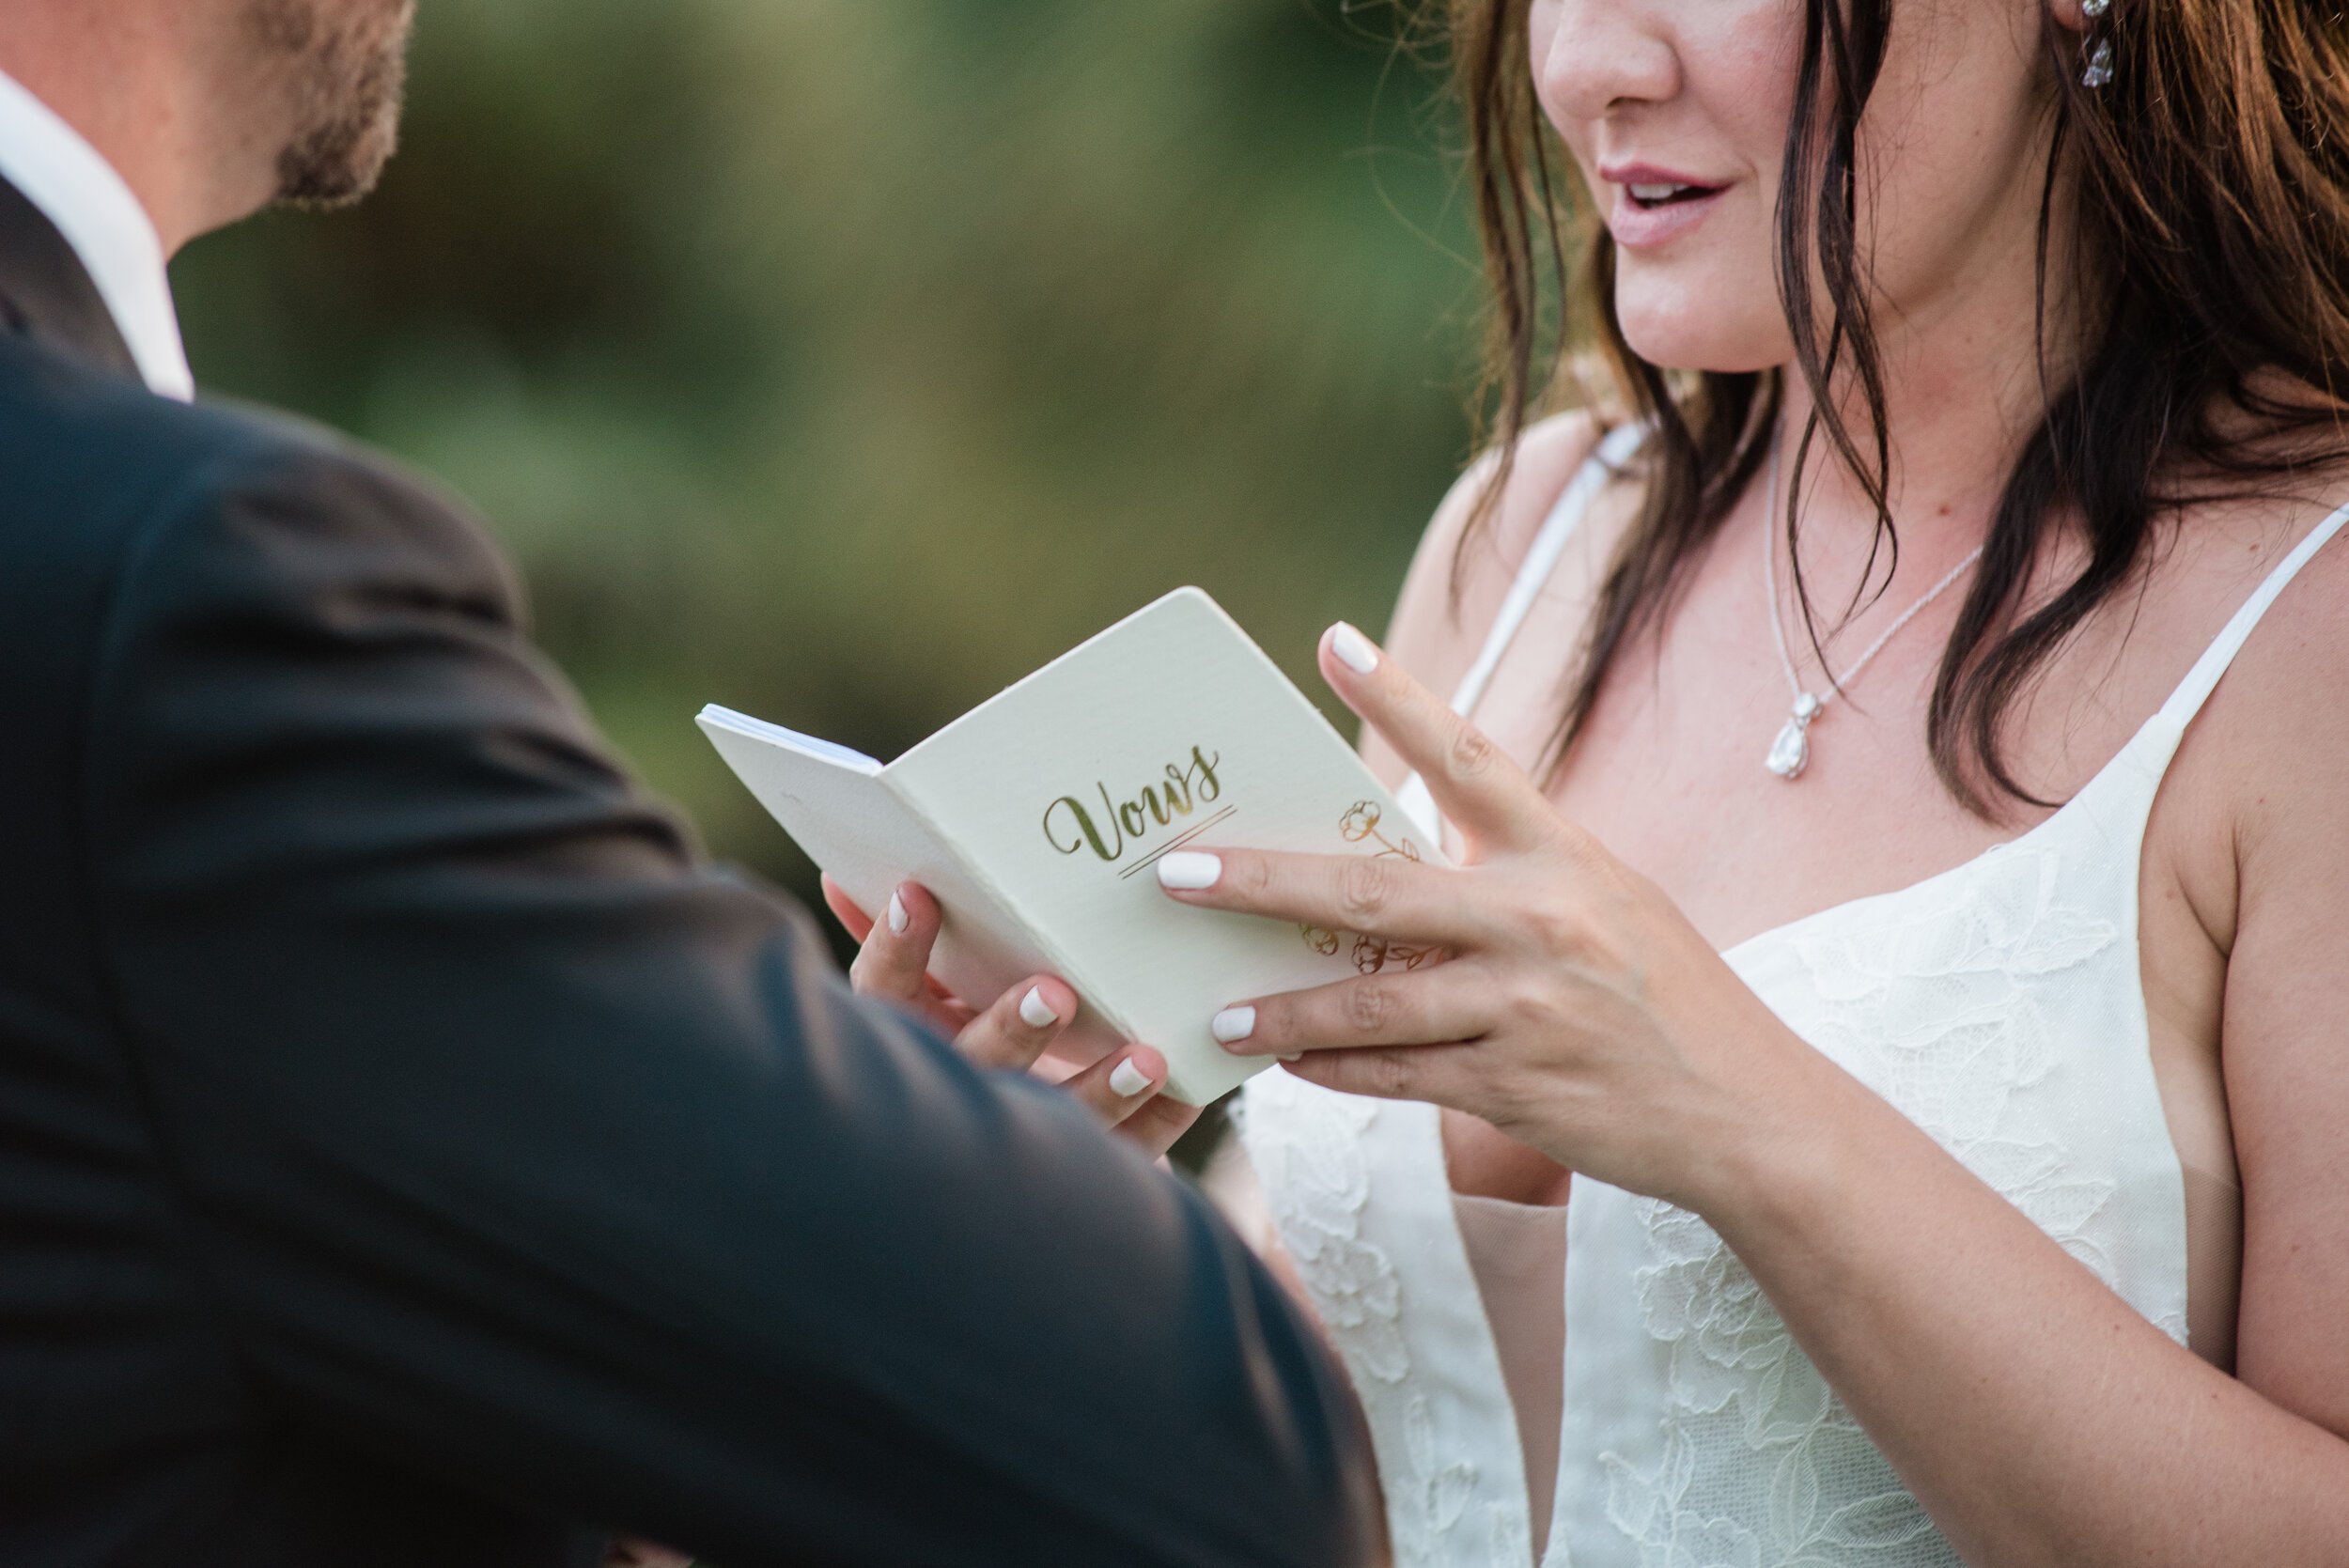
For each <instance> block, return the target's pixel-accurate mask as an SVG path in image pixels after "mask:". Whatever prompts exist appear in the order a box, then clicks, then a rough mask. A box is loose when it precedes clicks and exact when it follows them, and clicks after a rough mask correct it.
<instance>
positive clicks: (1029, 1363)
mask: <svg viewBox="0 0 2349 1568" xmlns="http://www.w3.org/2000/svg"><path fill="white" fill-rule="evenodd" d="M409 13H410V0H6V3H5V4H0V73H5V74H0V1563H6V1564H8V1565H9V1568H40V1565H43V1564H53V1563H54V1564H62V1563H69V1562H70V1563H74V1564H115V1563H119V1564H132V1563H137V1564H142V1565H148V1564H152V1565H158V1568H167V1565H182V1564H184V1565H194V1564H205V1565H210V1564H237V1565H241V1568H269V1565H272V1564H319V1565H326V1564H333V1565H335V1568H366V1565H375V1564H381V1565H391V1564H401V1565H426V1564H429V1565H431V1568H465V1565H468V1564H480V1565H483V1568H490V1565H495V1568H537V1565H548V1568H552V1565H553V1564H589V1563H592V1562H594V1561H595V1560H596V1559H597V1557H598V1555H599V1552H600V1550H601V1544H602V1540H603V1537H604V1534H605V1532H607V1531H610V1530H615V1529H619V1530H627V1531H630V1532H635V1533H639V1534H643V1535H647V1536H651V1537H654V1538H657V1539H661V1540H666V1541H673V1542H676V1543H677V1545H680V1546H683V1547H687V1548H691V1549H692V1550H693V1551H696V1552H700V1553H706V1554H708V1556H709V1557H711V1558H713V1559H715V1560H718V1561H720V1562H723V1563H724V1564H726V1565H727V1568H754V1565H756V1564H762V1563H786V1562H789V1563H872V1564H945V1563H1021V1564H1082V1563H1121V1564H1126V1563H1137V1564H1146V1563H1170V1564H1172V1563H1183V1564H1200V1565H1206V1564H1248V1563H1266V1564H1276V1563H1277V1564H1306V1563H1323V1562H1327V1563H1340V1564H1344V1563H1352V1562H1358V1561H1360V1560H1362V1557H1363V1554H1364V1550H1365V1547H1364V1544H1363V1543H1364V1532H1365V1530H1366V1529H1368V1528H1369V1527H1368V1525H1367V1520H1368V1517H1369V1510H1368V1503H1367V1489H1368V1483H1367V1479H1366V1472H1365V1469H1364V1465H1365V1455H1364V1453H1363V1451H1362V1448H1361V1443H1360V1441H1359V1440H1358V1438H1357V1436H1356V1435H1355V1431H1354V1428H1353V1426H1352V1425H1351V1417H1350V1415H1349V1413H1348V1410H1347V1407H1346V1394H1345V1393H1344V1391H1343V1388H1342V1385H1341V1383H1340V1381H1339V1380H1338V1379H1337V1378H1336V1377H1335V1376H1334V1374H1333V1372H1332V1369H1331V1368H1330V1365H1329V1363H1328V1362H1327V1360H1326V1359H1325V1358H1324V1356H1323V1353H1322V1352H1321V1350H1320V1348H1319V1346H1318V1345H1317V1343H1315V1339H1314V1337H1313V1335H1312V1334H1311V1332H1310V1331H1309V1329H1308V1328H1307V1327H1306V1326H1305V1325H1304V1323H1302V1322H1301V1321H1300V1319H1299V1316H1298V1314H1297V1313H1296V1312H1294V1311H1293V1310H1292V1309H1291V1308H1290V1306H1289V1305H1288V1303H1287V1302H1286V1301H1285V1300H1284V1299H1283V1296H1282V1294H1281V1292H1280V1291H1279V1289H1278V1288H1277V1287H1276V1286H1275V1285H1274V1283H1273V1282H1272V1281H1271V1280H1270V1279H1269V1278H1268V1276H1267V1275H1266V1273H1265V1272H1264V1271H1263V1270H1262V1269H1261V1268H1260V1267H1259V1266H1258V1265H1256V1263H1255V1262H1254V1261H1253V1260H1252V1258H1251V1257H1250V1256H1249V1255H1248V1254H1247V1252H1246V1251H1245V1250H1244V1249H1243V1248H1242V1247H1241V1246H1240V1245H1239V1243H1238V1242H1237V1240H1236V1239H1235V1238H1234V1237H1233V1235H1232V1234H1231V1233H1230V1232H1229V1231H1227V1230H1226V1229H1225V1228H1224V1227H1223V1226H1222V1225H1221V1224H1220V1223H1219V1222H1218V1221H1217V1220H1216V1219H1215V1218H1214V1217H1213V1216H1212V1215H1211V1214H1210V1213H1209V1212H1208V1211H1207V1210H1206V1208H1205V1207H1204V1206H1203V1205H1202V1204H1201V1203H1199V1202H1198V1200H1197V1199H1196V1198H1195V1197H1194V1196H1192V1195H1191V1194H1190V1193H1189V1192H1188V1191H1187V1190H1186V1189H1185V1188H1182V1187H1181V1186H1179V1185H1178V1184H1177V1183H1175V1182H1173V1181H1171V1180H1169V1179H1167V1178H1165V1177H1164V1176H1162V1175H1160V1174H1159V1172H1156V1171H1154V1170H1152V1169H1150V1168H1149V1167H1148V1166H1147V1165H1146V1164H1144V1163H1143V1161H1142V1160H1141V1159H1140V1158H1139V1157H1135V1156H1133V1155H1131V1154H1129V1153H1128V1152H1126V1151H1125V1150H1123V1149H1121V1148H1120V1147H1118V1146H1116V1145H1114V1144H1113V1143H1112V1141H1110V1140H1109V1139H1108V1138H1107V1137H1105V1136H1103V1135H1102V1134H1101V1133H1099V1132H1098V1131H1097V1130H1096V1128H1095V1127H1094V1126H1092V1125H1091V1123H1090V1121H1089V1120H1088V1118H1087V1116H1086V1114H1085V1113H1084V1112H1083V1111H1082V1110H1080V1109H1079V1108H1078V1107H1076V1106H1075V1105H1074V1104H1073V1103H1071V1102H1068V1101H1066V1099H1064V1098H1063V1097H1061V1096H1059V1095H1058V1094H1055V1093H1053V1092H1051V1091H1049V1090H1046V1089H1043V1088H1040V1087H1036V1086H1034V1085H1033V1084H1031V1083H1030V1082H1028V1081H1027V1080H1024V1079H1014V1078H1008V1077H1003V1076H995V1075H988V1074H983V1073H980V1072H978V1071H975V1070H972V1068H970V1067H968V1066H966V1065H964V1064H963V1063H961V1062H960V1061H959V1060H958V1059H957V1057H956V1056H955V1055H954V1054H953V1053H952V1052H951V1051H950V1050H949V1049H947V1048H945V1047H944V1046H942V1045H941V1044H940V1043H939V1042H937V1041H936V1040H934V1039H932V1038H930V1037H928V1036H927V1035H926V1034H924V1033H923V1032H921V1031H920V1030H919V1029H917V1028H916V1027H914V1026H913V1025H911V1024H910V1023H907V1022H905V1021H903V1020H901V1019H900V1018H898V1017H895V1016H894V1015H891V1014H887V1013H884V1012H882V1011H879V1010H878V1009H876V1008H873V1007H870V1006H867V1005H864V1004H863V1003H860V1002H859V1001H855V1000H854V999H852V998H851V997H850V996H849V995H848V992H847V990H846V989H845V987H844V986H841V985H840V984H839V982H838V981H837V980H836V978H835V977H834V975H833V974H832V972H831V970H829V968H828V967H827V966H826V964H825V963H824V962H823V960H822V959H821V958H820V957H819V955H818V949H817V946H816V945H815V944H814V943H813V942H812V940H811V939H809V937H808V936H807V935H806V934H805V931H804V929H803V927H802V925H801V921H800V919H799V917H798V916H797V915H796V914H795V913H794V912H793V911H791V910H789V909H787V908H785V907H784V906H783V905H782V904H781V903H779V902H778V901H777V900H776V898H775V897H774V896H773V895H771V894H770V893H764V892H762V891H761V890H759V889H758V888H755V887H753V886H748V885H745V884H743V883H741V882H739V881H737V880H733V879H730V878H729V877H726V876H724V875H723V874H722V873H720V872H718V871H715V870H713V869H711V868H710V867H708V865H706V864H703V863H702V862H699V861H697V860H696V859H695V858H694V857H693V856H692V853H691V852H690V850H689V849H688V848H687V846H686V845H685V843H684V842H683V840H682V838H681V836H680V834H679V831H678V830H677V827H676V826H675V825H674V824H673V823H672V822H671V821H670V820H669V819H668V818H667V817H665V816H664V815H661V812H660V811H658V810H657V809H656V808H654V807H653V806H652V805H651V804H649V803H648V802H647V801H646V799H645V798H644V797H643V796H642V795H641V794H639V793H638V792H637V791H636V790H635V788H634V787H633V786H632V785H631V784H630V783H629V782H628V780H627V779H626V778H625V777H623V776H622V775H621V774H620V773H619V772H618V770H617V769H616V768H614V765H613V763H612V762H611V761H610V760H609V759H608V756H607V753H606V752H605V751H604V749H603V747H602V746H601V744H600V742H599V740H598V738H597V737H596V736H595V735H594V733H593V732H592V730H591V729H590V728H589V726H588V724H587V722H585V720H584V719H583V716H582V715H581V713H580V711H579V708H578V706H577V704H576V703H575V702H574V700H573V699H572V698H571V696H570V695H569V693H568V691H566V690H565V689H564V688H563V686H562V685H561V684H560V682H559V681H558V680H557V679H556V678H555V677H554V675H552V673H551V672H550V670H549V669H548V667H547V666H546V664H545V663H544V661H543V660H541V659H540V658H539V657H538V656H537V654H536V653H535V652H534V651H533V650H532V649H531V647H530V645H529V644H527V643H526V642H525V641H524V640H523V638H522V636H521V632H520V631H519V630H518V629H517V627H516V615H517V609H516V597H515V590H514V587H513V584H512V582H511V580H510V579H509V577H508V575H507V572H506V567H505V565H504V564H503V563H502V562H501V561H500V560H499V559H498V557H497V556H496V555H495V554H494V553H493V552H492V551H491V550H490V547H489V546H488V545H487V544H486V543H485V542H484V541H483V538H482V536H480V534H478V533H477V532H476V531H475V530H474V527H473V526H472V525H471V524H470V523H468V522H467V521H466V520H464V519H463V518H462V517H461V516H460V515H459V513H458V512H457V511H456V510H455V509H454V508H453V507H452V506H451V505H450V504H449V502H448V501H446V500H445V499H444V498H443V497H442V496H441V495H440V494H439V493H438V492H436V491H434V490H433V489H430V488H429V487H428V486H426V485H424V484H422V483H420V482H419V481H418V480H416V479H415V478H413V477H412V476H411V475H409V474H404V473H402V472H401V471H400V470H398V469H397V468H396V467H394V466H393V465H391V464H389V463H386V462H384V461H382V460H381V458H376V457H374V456H372V455H370V454H368V453H366V452H363V451H359V450H357V449H355V448H353V447H351V446H350V445H347V444H345V443H343V442H339V441H337V440H336V439H334V437H333V436H331V435H329V434H327V433H325V432H323V431H320V430H318V429H315V428H311V427H303V426H300V425H297V424H294V423H292V422H289V421H284V420H276V419H270V418H264V417H260V416H257V415H255V414H253V413H249V412H245V411H236V410H230V409H225V408H216V407H208V406H204V405H192V404H191V403H190V402H189V401H188V398H189V396H190V391H191V384H190V380H189V376H188V369H187V364H186V360H185V358H184V356H183V354H182V352H181V349H180V345H179V334H178V329H177V326H176V324H175V318H174V316H173V312H172V304H171V298H170V294H169V291H168V288H167V286H166V283H165V278H164V272H163V258H164V256H166V255H167V254H168V253H169V252H170V251H171V250H172V249H173V248H175V247H177V246H178V245H179V244H180V243H182V242H183V241H187V240H188V239H190V238H191V237H193V236H194V235H196V234H198V233H201V232H203V231H204V230H206V229H208V228H211V227H214V226H217V225H221V224H225V223H227V222H230V221H232V220H233V219H235V218H237V217H240V216H241V215H242V214H244V213H247V212H250V211H252V210H255V209H257V208H258V207H261V206H264V205H266V204H268V203H269V202H271V201H272V200H274V199H281V198H288V197H291V198H298V199H303V200H307V201H313V202H331V201H339V200H344V199H348V198H350V197H353V196H356V195H357V194H360V193H361V192H363V191H364V190H365V189H366V187H367V185H368V184H369V182H370V181H371V180H372V179H374V177H375V174H376V171H377V169H378V168H379V167H380V166H381V163H382V162H383V160H384V158H385V157H386V156H387V155H388V154H389V152H390V150H391V147H392V142H393V133H394V123H395V119H396V116H397V103H398V97H399V81H400V59H401V50H402V46H403V43H404V39H405V34H406V31H407V27H408V23H409Z"/></svg>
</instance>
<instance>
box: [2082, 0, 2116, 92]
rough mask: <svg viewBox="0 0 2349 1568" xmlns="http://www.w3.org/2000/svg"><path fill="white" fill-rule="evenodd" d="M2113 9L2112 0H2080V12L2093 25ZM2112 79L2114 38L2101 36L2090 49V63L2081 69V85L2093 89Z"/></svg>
mask: <svg viewBox="0 0 2349 1568" xmlns="http://www.w3.org/2000/svg"><path fill="white" fill-rule="evenodd" d="M2111 9H2112V0H2080V14H2081V15H2082V16H2084V17H2086V18H2088V20H2089V22H2090V23H2091V24H2094V23H2098V22H2102V21H2103V20H2104V18H2105V13H2106V12H2107V11H2109V10H2111ZM2111 80H2112V40H2111V39H2104V38H2100V39H2097V40H2096V41H2095V44H2094V45H2093V46H2092V48H2091V49H2090V50H2089V51H2088V64H2087V65H2086V66H2084V67H2082V68H2081V70H2080V85H2081V86H2083V87H2088V88H2091V89H2093V88H2096V87H2101V86H2103V85H2105V84H2106V83H2108V82H2109V81H2111Z"/></svg>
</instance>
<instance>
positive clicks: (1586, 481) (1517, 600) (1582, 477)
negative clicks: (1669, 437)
mask: <svg viewBox="0 0 2349 1568" xmlns="http://www.w3.org/2000/svg"><path fill="white" fill-rule="evenodd" d="M1645 434H1646V432H1645V430H1644V429H1642V428H1641V427H1640V426H1637V425H1622V426H1618V427H1615V428H1614V429H1612V430H1610V431H1609V432H1608V433H1607V437H1606V439H1605V440H1603V441H1601V442H1599V443H1598V449H1597V450H1596V451H1595V452H1593V453H1592V454H1591V455H1590V456H1589V457H1588V458H1584V459H1583V462H1582V466H1581V467H1580V468H1579V469H1578V470H1576V472H1575V475H1574V478H1573V479H1572V480H1570V481H1569V482H1568V483H1567V485H1566V488H1565V489H1564V490H1563V491H1562V492H1561V493H1560V495H1559V497H1558V501H1557V504H1556V505H1553V506H1551V507H1550V509H1549V516H1548V517H1547V518H1545V519H1544V520H1542V528H1541V532H1540V533H1538V534H1536V535H1534V536H1533V548H1532V549H1531V550H1529V551H1526V552H1525V562H1524V564H1523V565H1521V566H1520V567H1517V580H1516V581H1515V582H1511V583H1510V584H1509V597H1508V598H1504V599H1502V600H1501V613H1499V614H1498V615H1495V616H1494V617H1493V627H1492V630H1491V631H1489V632H1487V633H1486V637H1485V646H1484V648H1483V650H1482V651H1481V652H1479V653H1478V654H1477V656H1476V662H1475V663H1473V664H1471V665H1470V666H1469V672H1468V674H1467V675H1462V676H1461V677H1460V685H1459V688H1458V690H1456V691H1454V692H1453V693H1452V709H1453V711H1454V712H1455V713H1468V712H1470V711H1472V710H1473V709H1474V708H1475V706H1476V704H1477V700H1478V699H1479V698H1481V697H1482V696H1484V694H1485V688H1486V684H1488V683H1489V682H1490V681H1491V680H1492V678H1493V672H1494V671H1495V670H1497V669H1499V668H1501V655H1503V654H1505V653H1507V652H1508V651H1509V644H1510V642H1511V641H1512V640H1513V639H1514V638H1515V637H1516V636H1517V628H1519V627H1521V626H1523V625H1524V624H1525V617H1526V616H1527V615H1528V614H1529V613H1532V609H1533V601H1534V599H1536V598H1539V597H1540V596H1541V591H1542V585H1543V584H1544V583H1546V582H1548V581H1549V574H1550V572H1551V571H1552V570H1553V569H1554V568H1555V567H1557V565H1558V557H1559V556H1561V555H1563V554H1564V553H1565V550H1566V542H1567V541H1568V540H1569V539H1571V538H1573V537H1574V531H1575V529H1576V527H1577V526H1578V525H1579V524H1580V523H1581V521H1582V514H1583V513H1585V512H1587V511H1589V510H1590V509H1591V503H1592V502H1593V501H1595V500H1596V499H1597V497H1598V492H1599V491H1600V490H1601V489H1605V488H1606V485H1607V482H1608V481H1609V480H1610V479H1612V478H1613V477H1614V476H1615V475H1616V474H1618V473H1620V472H1621V471H1622V469H1623V465H1624V464H1625V463H1626V462H1629V461H1630V460H1631V455H1632V454H1633V453H1634V452H1636V451H1638V450H1639V449H1640V441H1641V437H1642V436H1643V435H1645Z"/></svg>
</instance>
